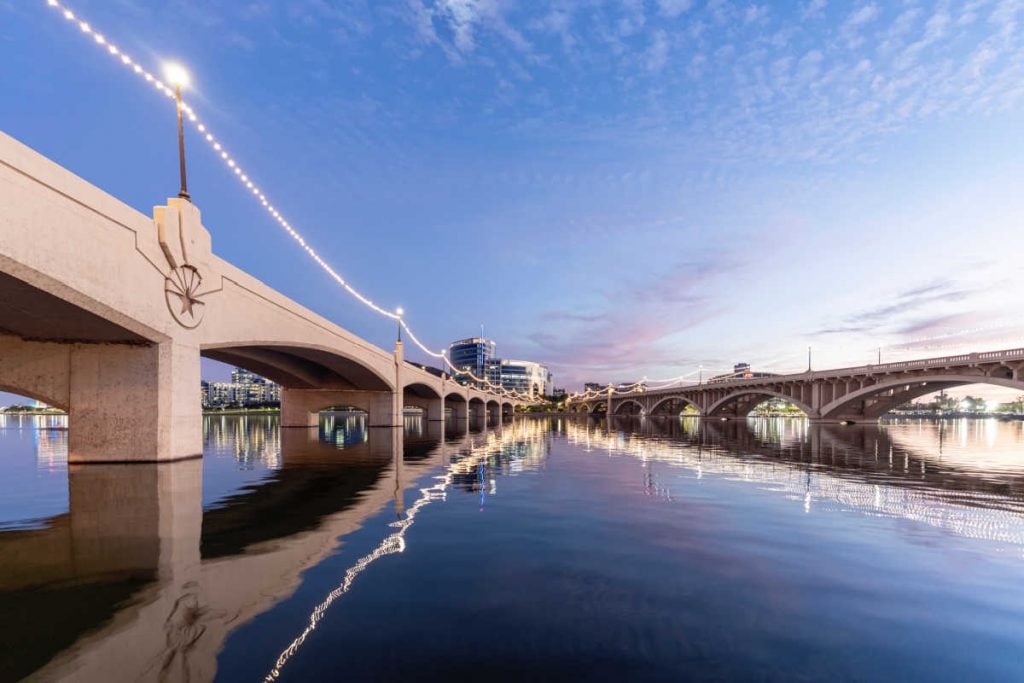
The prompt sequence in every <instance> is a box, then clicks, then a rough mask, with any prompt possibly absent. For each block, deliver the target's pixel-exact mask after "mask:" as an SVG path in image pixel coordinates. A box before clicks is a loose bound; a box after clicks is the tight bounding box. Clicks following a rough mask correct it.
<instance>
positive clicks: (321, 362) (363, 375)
mask: <svg viewBox="0 0 1024 683" xmlns="http://www.w3.org/2000/svg"><path fill="white" fill-rule="evenodd" d="M200 352H201V354H202V355H203V356H205V357H206V358H212V359H213V360H218V361H221V362H223V363H228V364H230V365H235V366H237V367H241V368H245V369H247V370H251V371H252V372H255V373H257V374H259V375H262V376H263V377H266V378H267V379H269V380H270V381H272V382H275V383H277V384H280V385H281V386H282V387H286V388H289V389H338V390H352V391H393V390H394V388H395V387H394V380H393V379H392V378H389V377H387V376H386V375H384V374H383V373H382V372H380V371H379V370H377V369H375V368H374V367H372V366H371V364H369V363H366V362H364V361H363V360H361V359H359V358H357V357H355V356H354V355H352V354H348V353H345V352H344V351H342V350H341V349H340V348H336V347H326V346H321V345H319V344H308V343H302V342H297V343H287V344H282V343H280V342H261V341H251V342H245V343H238V342H223V343H216V344H205V345H203V346H202V347H201V349H200Z"/></svg>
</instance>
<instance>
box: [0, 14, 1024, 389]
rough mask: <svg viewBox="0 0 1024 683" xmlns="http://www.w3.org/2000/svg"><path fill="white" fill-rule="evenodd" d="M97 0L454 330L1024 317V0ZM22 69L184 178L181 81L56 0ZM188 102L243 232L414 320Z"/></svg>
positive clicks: (115, 142)
mask: <svg viewBox="0 0 1024 683" xmlns="http://www.w3.org/2000/svg"><path fill="white" fill-rule="evenodd" d="M66 4H67V5H68V6H69V7H70V8H71V9H73V10H74V11H75V12H76V13H77V14H78V15H79V16H80V17H83V18H85V19H86V20H87V21H89V22H90V24H91V25H92V26H93V27H94V28H95V29H96V30H98V31H101V32H102V33H103V34H104V35H105V36H106V37H107V38H109V39H110V40H111V41H114V42H115V43H116V44H117V45H118V46H119V47H120V48H121V49H123V50H124V51H126V52H128V53H129V54H131V55H132V56H133V57H135V58H136V59H137V60H138V61H139V62H141V63H142V64H143V65H145V66H147V67H148V68H150V69H151V70H153V71H154V72H157V71H159V69H160V65H161V63H163V62H164V61H166V60H168V59H174V60H177V61H180V62H181V63H182V64H184V65H186V66H187V68H188V69H189V71H190V72H191V75H192V80H193V87H192V88H191V89H190V90H189V91H188V92H187V93H186V96H187V99H189V101H190V102H191V103H192V104H193V106H194V107H195V108H196V110H197V112H199V114H200V115H201V116H202V118H203V119H204V120H205V121H206V122H207V125H209V127H210V129H211V130H213V131H215V132H216V134H217V135H218V137H219V138H220V139H221V140H223V141H224V143H225V145H227V146H228V148H229V149H231V150H232V153H233V155H234V156H235V158H236V159H238V161H239V163H240V164H241V165H243V166H244V167H245V168H246V170H247V172H248V173H249V174H250V176H251V177H252V178H253V179H254V180H255V181H256V182H257V183H258V184H259V185H260V186H261V187H263V188H264V189H265V191H266V192H267V194H268V196H269V197H270V198H271V200H272V201H273V203H274V204H275V206H277V207H278V208H279V209H280V210H281V211H282V212H283V213H284V214H285V215H286V216H287V217H288V219H289V221H290V222H291V223H292V225H294V226H295V227H296V228H297V229H298V230H299V231H300V232H301V233H302V234H303V235H304V236H305V238H306V239H307V240H308V242H309V243H310V244H312V245H313V246H314V247H315V248H316V249H317V250H318V251H319V252H320V253H321V254H322V255H323V256H324V258H325V259H326V260H327V261H328V262H330V263H331V264H332V265H333V266H334V267H335V269H336V270H338V272H340V273H341V274H342V275H343V276H344V277H345V278H347V279H348V280H349V281H350V282H352V283H354V284H355V285H356V286H357V287H359V288H360V289H361V290H362V291H364V292H365V293H366V294H367V295H368V296H370V298H372V299H373V300H374V301H375V302H378V303H380V304H381V305H382V306H385V307H386V308H388V309H394V308H396V307H398V306H402V307H404V309H405V311H406V320H407V321H408V323H409V325H410V326H411V327H412V328H413V330H414V331H415V332H416V334H417V335H418V336H419V337H420V338H421V339H422V340H424V342H425V343H427V345H428V346H430V347H431V348H434V349H438V350H439V349H441V348H444V347H446V346H447V344H448V343H449V342H450V341H452V340H455V339H459V338H462V337H467V336H473V335H476V334H478V333H479V329H480V325H481V324H482V325H483V326H484V331H485V334H486V335H487V336H488V337H491V338H494V339H495V340H496V341H497V345H498V346H497V348H498V353H499V355H501V356H503V357H511V358H525V359H530V360H537V361H540V362H544V363H547V364H548V365H549V366H550V368H551V370H552V371H553V373H554V374H555V379H556V384H557V385H558V386H567V387H568V388H570V389H575V388H578V387H579V386H580V384H581V383H582V382H584V381H600V382H607V381H628V380H635V379H638V378H639V377H641V376H648V377H651V378H661V377H674V376H678V375H682V374H685V373H690V372H695V371H696V369H697V367H698V365H703V366H704V367H705V368H708V371H709V372H713V371H717V370H720V369H727V368H731V366H732V364H733V363H735V362H739V361H746V362H749V363H751V364H752V365H753V366H754V367H755V368H756V369H765V370H775V371H780V372H784V371H799V370H802V369H805V368H806V366H807V348H808V347H809V346H810V347H812V348H813V364H814V366H815V367H816V368H826V367H841V366H845V365H860V364H865V363H869V362H874V361H875V360H876V359H877V357H878V354H879V350H880V351H881V355H882V358H883V361H884V360H900V359H907V358H918V357H929V356H941V355H949V354H953V353H961V352H964V351H975V350H991V349H1002V348H1015V347H1019V346H1022V345H1024V315H1022V312H1021V304H1020V293H1021V292H1022V291H1024V261H1022V259H1021V258H1020V254H1021V253H1024V29H1022V22H1024V0H959V1H958V0H891V1H888V2H877V1H875V2H870V1H869V2H864V1H861V0H856V1H853V2H839V1H838V0H807V1H804V2H788V1H787V2H765V3H753V2H735V1H731V0H646V1H645V0H620V1H618V2H605V1H601V0H578V1H575V2H570V1H565V2H541V1H540V0H538V1H536V2H512V1H503V0H395V1H394V2H388V1H385V0H379V1H376V0H374V1H371V0H366V1H360V0H346V1H336V2H328V1H327V0H289V1H288V2H284V1H281V2H271V1H268V0H263V1H258V0H257V1H251V2H243V1H239V0H230V1H229V0H207V1H205V2H202V3H199V2H186V1H184V0H161V1H159V2H148V1H144V0H69V2H68V3H66ZM0 88H2V92H3V93H4V95H3V96H2V97H0V129H2V130H3V131H4V132H6V133H7V134H9V135H11V136H13V137H15V138H17V139H19V140H20V141H22V142H23V143H25V144H27V145H29V146H30V147H32V148H34V149H36V150H37V151H39V152H40V153H42V154H44V155H46V156H47V157H49V158H51V159H53V160H55V161H57V162H58V163H60V164H61V165H63V166H65V167H66V168H68V169H70V170H72V171H73V172H75V173H76V174H78V175H80V176H82V177H83V178H85V179H86V180H88V181H90V182H91V183H93V184H95V185H97V186H99V187H101V188H102V189H104V190H105V191H107V192H109V193H110V194H112V195H114V196H115V197H118V198H119V199H121V200H122V201H124V202H126V203H127V204H129V205H131V206H133V207H135V208H137V209H138V210H140V211H142V212H144V213H147V214H148V213H151V210H152V207H153V206H154V205H156V204H161V203H164V202H165V200H166V198H167V197H169V196H173V195H174V194H176V191H177V180H178V178H177V161H176V152H177V149H176V141H175V137H174V136H175V123H174V118H173V115H174V113H173V107H172V106H171V103H170V102H169V100H167V98H165V97H163V96H161V95H159V94H158V93H157V92H156V91H155V90H153V89H152V88H150V87H147V86H146V85H145V83H144V82H142V81H140V79H139V78H138V77H136V76H134V74H132V73H131V72H130V71H128V70H127V69H125V68H124V67H123V66H121V65H120V64H119V63H118V62H117V61H116V60H115V59H113V58H111V57H110V56H109V55H107V54H105V53H104V52H103V51H102V50H100V49H97V47H96V45H95V44H94V43H93V42H92V41H91V40H90V39H89V37H88V36H85V35H83V34H82V32H81V31H79V30H77V29H76V28H75V26H74V25H73V24H71V23H69V22H66V21H64V20H63V19H62V18H60V16H59V14H58V13H57V12H55V11H54V10H52V9H50V8H48V7H47V6H46V2H45V0H38V1H35V0H0ZM187 135H188V138H187V145H188V158H189V189H190V191H191V193H192V197H193V200H194V201H195V203H196V205H197V206H198V207H199V208H200V209H201V210H202V212H203V220H204V224H205V225H206V226H207V228H208V229H209V230H210V231H211V233H212V235H213V244H214V250H215V252H216V253H218V254H219V255H220V256H222V257H224V258H226V259H228V260H229V261H231V262H233V263H235V264H236V265H238V266H239V267H241V268H243V269H245V270H246V271H248V272H250V273H252V274H253V275H255V276H256V277H258V278H260V279H261V280H263V281H264V282H266V283H268V284H269V285H271V286H273V287H275V288H276V289H278V290H280V291H282V292H283V293H285V294H286V295H288V296H290V297H292V298H293V299H295V300H297V301H299V302H301V303H302V304H304V305H306V306H308V307H309V308H311V309H313V310H315V311H317V312H318V313H320V314H322V315H324V316H326V317H328V318H330V319H331V320H333V321H334V322H336V323H338V324H340V325H342V326H343V327H345V328H347V329H349V330H351V331H353V332H355V333H356V334H359V335H361V336H363V337H366V338H367V339H369V340H371V341H373V342H375V343H377V344H380V345H382V346H385V347H390V346H391V345H392V343H393V338H394V324H393V323H392V322H391V321H388V320H386V319H383V318H381V317H380V316H379V315H377V314H375V313H372V312H370V311H368V310H367V309H366V308H365V307H364V306H363V305H362V304H360V303H358V302H357V301H355V300H354V299H352V298H351V297H350V296H348V295H347V294H346V292H344V291H343V290H342V289H340V288H339V287H338V286H337V285H336V284H335V283H334V282H333V281H332V280H331V279H330V278H329V277H327V276H326V275H325V274H324V273H323V272H322V271H320V270H319V269H318V268H317V267H316V266H315V264H312V262H311V261H310V260H309V258H308V256H306V255H305V254H304V253H303V252H302V251H301V249H299V248H298V247H297V246H296V245H295V244H294V242H293V241H292V240H291V238H289V237H288V236H287V235H286V234H285V233H284V232H283V231H282V230H281V229H280V227H279V226H277V225H276V224H275V223H274V222H273V221H272V220H271V219H270V218H269V217H268V216H267V215H266V213H265V212H263V210H262V208H261V207H260V206H259V204H258V203H256V202H254V201H253V200H252V198H251V196H249V194H248V193H247V192H245V190H244V188H242V187H241V186H240V185H239V184H238V183H237V182H235V181H234V179H233V178H232V177H231V174H230V173H229V172H228V169H226V168H225V167H224V166H223V164H221V163H220V161H219V159H218V158H217V157H216V156H215V154H214V153H213V152H212V151H211V150H210V149H209V148H208V147H206V146H204V145H203V144H201V141H200V140H199V139H198V138H197V137H196V135H195V131H188V132H187ZM408 355H409V356H411V357H412V358H414V359H417V360H427V359H426V358H425V357H424V356H422V354H419V355H417V354H416V353H414V352H409V354H408ZM206 370H207V372H208V373H212V374H216V373H217V372H222V370H218V369H216V368H215V367H214V366H213V365H208V366H206Z"/></svg>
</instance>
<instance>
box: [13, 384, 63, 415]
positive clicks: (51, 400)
mask: <svg viewBox="0 0 1024 683" xmlns="http://www.w3.org/2000/svg"><path fill="white" fill-rule="evenodd" d="M0 380H3V378H2V377H0ZM0 391H3V392H7V393H11V394H17V395H19V396H24V397H25V398H28V399H32V400H33V401H42V402H43V403H45V404H46V405H48V406H50V407H52V408H57V409H58V410H63V411H64V412H68V410H69V409H70V407H71V406H70V405H68V402H67V400H66V399H67V397H66V396H65V397H62V396H60V395H59V394H52V395H51V394H49V393H46V390H45V389H40V388H39V387H38V386H34V387H22V386H21V385H20V384H7V383H5V382H3V381H0Z"/></svg>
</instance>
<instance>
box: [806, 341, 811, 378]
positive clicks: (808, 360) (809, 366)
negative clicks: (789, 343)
mask: <svg viewBox="0 0 1024 683" xmlns="http://www.w3.org/2000/svg"><path fill="white" fill-rule="evenodd" d="M810 371H811V347H810V346H808V347H807V372H810Z"/></svg>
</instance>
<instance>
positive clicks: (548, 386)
mask: <svg viewBox="0 0 1024 683" xmlns="http://www.w3.org/2000/svg"><path fill="white" fill-rule="evenodd" d="M487 379H489V380H490V381H491V382H493V383H494V384H500V385H501V386H502V387H504V388H506V389H510V390H513V391H519V392H522V393H524V394H529V395H530V396H548V395H550V394H551V392H552V391H553V386H552V381H551V372H549V371H548V369H547V367H546V366H544V365H541V364H540V363H534V362H533V361H529V360H497V359H496V360H493V361H491V362H490V364H489V365H488V368H487Z"/></svg>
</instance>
